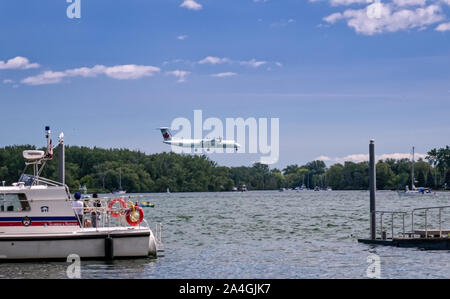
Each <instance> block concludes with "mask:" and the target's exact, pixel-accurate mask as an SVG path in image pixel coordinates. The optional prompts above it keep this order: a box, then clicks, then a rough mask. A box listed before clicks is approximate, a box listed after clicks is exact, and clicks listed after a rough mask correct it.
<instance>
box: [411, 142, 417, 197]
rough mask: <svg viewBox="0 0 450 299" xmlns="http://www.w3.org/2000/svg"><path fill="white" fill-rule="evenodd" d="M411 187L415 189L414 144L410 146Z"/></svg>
mask: <svg viewBox="0 0 450 299" xmlns="http://www.w3.org/2000/svg"><path fill="white" fill-rule="evenodd" d="M411 189H412V190H414V189H416V186H414V146H413V148H412V165H411Z"/></svg>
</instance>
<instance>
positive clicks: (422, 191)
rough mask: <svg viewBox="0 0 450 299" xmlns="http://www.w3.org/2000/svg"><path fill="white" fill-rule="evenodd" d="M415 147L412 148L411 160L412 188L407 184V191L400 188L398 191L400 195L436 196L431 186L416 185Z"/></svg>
mask: <svg viewBox="0 0 450 299" xmlns="http://www.w3.org/2000/svg"><path fill="white" fill-rule="evenodd" d="M414 163H415V161H414V147H413V148H412V160H411V186H412V188H411V190H410V189H409V186H408V185H406V187H405V191H400V190H398V191H397V193H398V195H399V196H436V192H432V191H431V189H430V188H425V187H419V188H417V187H416V186H415V178H414Z"/></svg>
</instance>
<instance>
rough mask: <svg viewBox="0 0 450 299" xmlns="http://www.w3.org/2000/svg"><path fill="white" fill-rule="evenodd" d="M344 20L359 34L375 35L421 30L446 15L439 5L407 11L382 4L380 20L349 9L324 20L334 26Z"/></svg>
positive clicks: (360, 10)
mask: <svg viewBox="0 0 450 299" xmlns="http://www.w3.org/2000/svg"><path fill="white" fill-rule="evenodd" d="M372 5H373V4H372ZM342 19H345V20H346V21H347V25H348V26H349V27H351V28H353V29H354V30H355V31H356V32H357V33H361V34H364V35H373V34H379V33H384V32H396V31H400V30H408V29H415V28H417V29H420V30H421V29H424V28H426V27H427V26H429V25H432V24H435V23H437V22H440V21H442V20H443V19H444V15H443V14H442V9H441V7H440V6H439V5H429V6H427V7H423V8H422V7H419V8H416V9H405V8H398V7H394V6H393V5H392V4H380V5H379V18H378V17H377V18H374V17H372V18H371V17H369V16H368V13H367V10H366V9H359V10H354V9H348V10H345V11H344V12H343V13H334V14H331V15H329V16H327V17H325V18H324V19H323V20H324V21H326V22H328V23H331V24H333V23H335V22H336V21H338V20H342Z"/></svg>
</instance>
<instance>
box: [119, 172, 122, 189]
mask: <svg viewBox="0 0 450 299" xmlns="http://www.w3.org/2000/svg"><path fill="white" fill-rule="evenodd" d="M119 190H122V167H121V168H119Z"/></svg>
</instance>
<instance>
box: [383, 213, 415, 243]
mask: <svg viewBox="0 0 450 299" xmlns="http://www.w3.org/2000/svg"><path fill="white" fill-rule="evenodd" d="M375 213H376V214H380V233H381V239H383V240H385V239H386V236H385V235H384V231H383V215H384V214H390V215H391V238H394V236H395V234H394V216H395V215H402V223H403V226H402V227H403V228H402V236H403V237H405V236H406V231H405V216H406V215H407V214H408V213H406V212H398V211H375Z"/></svg>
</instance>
